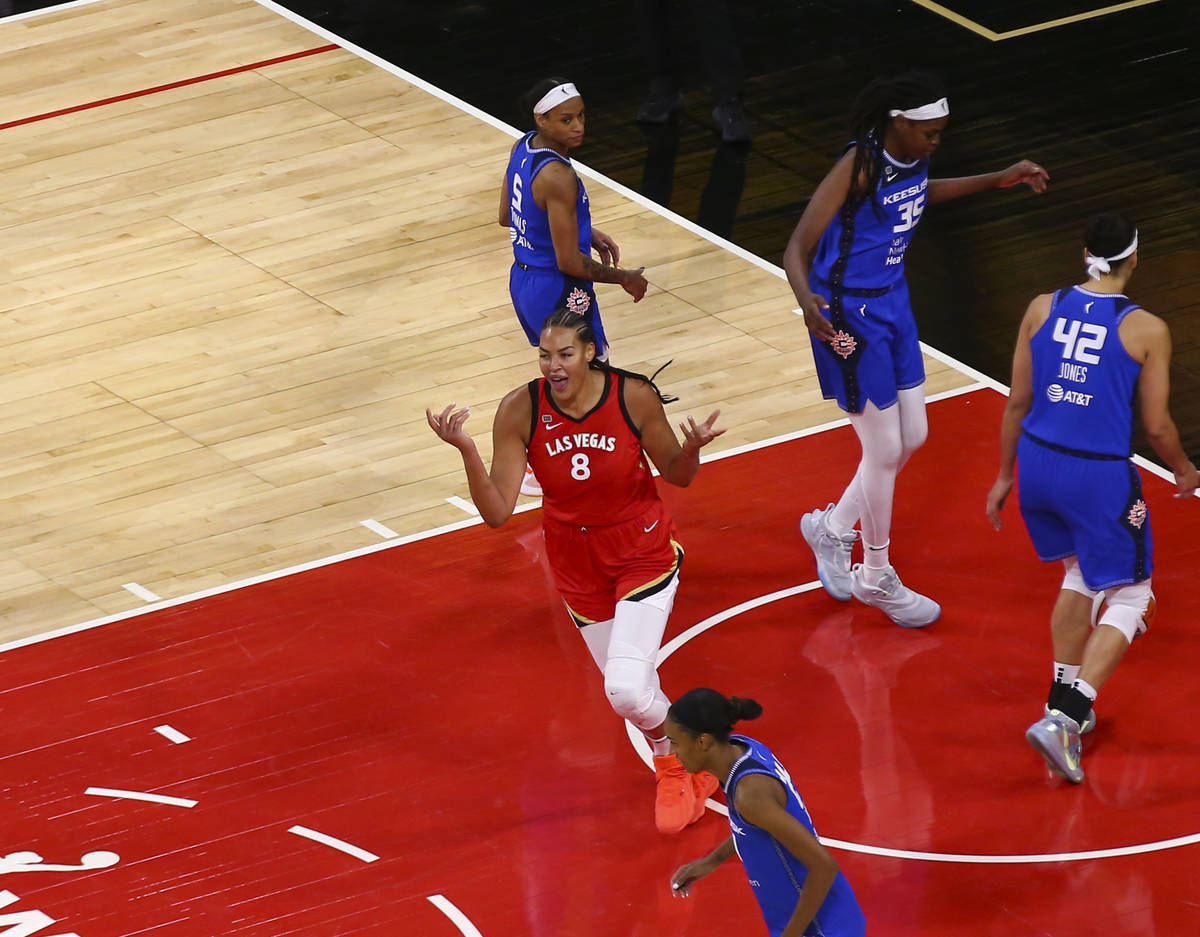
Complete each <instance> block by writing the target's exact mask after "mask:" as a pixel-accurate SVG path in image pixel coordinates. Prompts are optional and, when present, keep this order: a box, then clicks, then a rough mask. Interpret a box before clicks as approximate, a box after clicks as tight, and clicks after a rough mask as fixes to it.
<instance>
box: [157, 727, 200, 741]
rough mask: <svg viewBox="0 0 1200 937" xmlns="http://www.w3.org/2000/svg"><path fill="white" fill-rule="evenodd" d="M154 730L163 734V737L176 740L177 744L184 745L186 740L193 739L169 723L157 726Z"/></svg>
mask: <svg viewBox="0 0 1200 937" xmlns="http://www.w3.org/2000/svg"><path fill="white" fill-rule="evenodd" d="M154 731H155V732H157V733H158V734H159V735H161V736H162V737H163V738H165V739H169V740H170V741H172V742H174V743H175V744H176V745H182V744H183V743H184V742H190V741H191V738H189V737H188V736H186V735H184V734H183V733H182V732H180V731H179V730H178V729H173V728H172V727H171V726H167V725H163V726H155V727H154Z"/></svg>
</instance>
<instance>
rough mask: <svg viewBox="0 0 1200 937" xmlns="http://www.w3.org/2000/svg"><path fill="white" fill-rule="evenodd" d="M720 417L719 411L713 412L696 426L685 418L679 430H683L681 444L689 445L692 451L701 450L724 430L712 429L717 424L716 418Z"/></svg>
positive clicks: (694, 422) (689, 419) (692, 421)
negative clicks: (685, 420)
mask: <svg viewBox="0 0 1200 937" xmlns="http://www.w3.org/2000/svg"><path fill="white" fill-rule="evenodd" d="M720 415H721V411H720V410H714V411H713V412H712V414H711V415H710V416H709V418H708V419H707V420H705V421H704V422H703V423H700V424H697V423H696V421H695V420H694V419H693V418H692V417H690V416H689V417H688V418H687V422H686V423H680V424H679V428H680V429H681V430H683V444H684V445H685V446H688V445H690V446H691V447H692V448H693V449H703V448H704V447H705V446H707V445H708V444H709V443H710V442H712V441H713V440H714V439H716V438H717V437H718V436H720V435H721V434H722V433H723V432H725V430H723V429H714V428H713V426H714V425H715V424H716V422H717V417H719V416H720Z"/></svg>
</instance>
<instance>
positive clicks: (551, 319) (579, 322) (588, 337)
mask: <svg viewBox="0 0 1200 937" xmlns="http://www.w3.org/2000/svg"><path fill="white" fill-rule="evenodd" d="M553 328H564V329H571V330H573V331H574V332H575V334H576V335H577V336H578V337H579V340H580V341H581V342H582V343H583V344H584V346H585V347H586V346H587V345H588V343H589V342H590V343H591V344H592V345H594V346H595V347H596V349H597V350H599V348H600V343H599V342H598V341H596V330H595V329H593V328H592V322H591V320H590V319H588V317H587V316H583V315H580V314H579V313H577V312H572V311H571V310H570V309H568V308H567V307H566V306H559V308H557V309H555V310H554V312H552V313H550V315H548V316H547V317H546V321H545V322H543V323H542V333H541V334H543V335H544V334H545V333H546V330H547V329H553ZM670 363H671V362H670V361H668V362H667V364H670ZM667 364H664V365H663V366H662V368H659V369H658V371H655V372H654V373H653V374H652V375H650V376H649V377H647V376H646V375H645V374H639V373H638V372H637V371H627V370H625V369H624V368H616V367H613V366H612V365H611V364H609V363H608V362H607V361H601V360H600V356H599V354H597V355H596V356H595V357H593V358H592V360H591V361H590V362H588V367H590V368H591V369H592V370H594V371H607V372H608V373H610V374H620V375H623V376H624V377H632V378H635V379H637V380H639V381H645V382H646V383H647V384H649V385H650V387H651V389H652V390H653V391H654V392H655V393H656V394H658V399H659V400H661V401H662V402H663V403H674V402H675V401H676V400H678V399H679V398H677V397H672V396H671V395H670V394H664V393H663V392H662V391H661V390H659V389H658V385H657V384H655V383H654V378H656V377H658V374H659V372H660V371H662V369H663V368H665V367H666V366H667Z"/></svg>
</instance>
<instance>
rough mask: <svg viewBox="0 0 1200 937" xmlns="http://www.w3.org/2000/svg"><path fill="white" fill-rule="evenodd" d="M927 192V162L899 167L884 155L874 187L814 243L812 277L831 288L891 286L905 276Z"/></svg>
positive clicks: (849, 205) (845, 208)
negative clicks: (905, 267)
mask: <svg viewBox="0 0 1200 937" xmlns="http://www.w3.org/2000/svg"><path fill="white" fill-rule="evenodd" d="M928 189H929V160H927V159H923V160H916V161H914V162H911V163H902V162H900V161H899V160H896V159H893V158H892V157H891V156H890V155H889V154H888V152H887V150H884V151H883V165H882V167H881V168H880V172H879V185H878V187H877V188H876V190H875V192H874V193H873V195H872V197H871V198H869V199H864V200H863V201H862V202H861V203H860V204H858V205H857V208H856V207H855V205H854V203H852V202H850V201H847V202H846V204H845V205H843V206H842V208H841V209H840V210H839V211H838V213H837V215H835V216H834V219H833V221H831V222H830V223H829V227H827V228H826V229H825V231H824V233H823V234H822V235H821V240H820V242H819V243H818V244H817V254H816V257H815V258H814V260H813V267H812V272H813V274H814V275H815V276H817V277H818V278H819V279H821V280H823V281H825V282H826V283H832V284H834V286H835V288H836V287H837V286H846V287H852V288H859V289H863V288H866V289H879V288H883V287H887V286H891V285H892V284H893V283H895V282H896V281H897V280H899V279H900V278H901V277H903V276H904V252H905V251H907V250H908V245H909V242H911V241H912V236H913V232H914V231H916V229H917V225H918V223H920V221H921V215H922V213H924V211H925V199H926V196H927V194H928Z"/></svg>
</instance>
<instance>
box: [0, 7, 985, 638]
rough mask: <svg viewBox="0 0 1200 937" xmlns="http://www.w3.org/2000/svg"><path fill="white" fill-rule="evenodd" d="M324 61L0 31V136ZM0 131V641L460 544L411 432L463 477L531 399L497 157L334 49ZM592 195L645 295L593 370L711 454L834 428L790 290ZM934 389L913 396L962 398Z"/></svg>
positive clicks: (617, 315) (67, 16)
mask: <svg viewBox="0 0 1200 937" xmlns="http://www.w3.org/2000/svg"><path fill="white" fill-rule="evenodd" d="M327 41H328V40H326V39H325V38H323V37H321V36H318V35H315V34H313V33H310V32H309V31H307V30H305V29H304V28H302V27H300V26H298V25H297V24H295V23H293V22H290V21H288V20H287V19H284V18H283V17H281V16H279V15H278V14H277V13H275V12H274V11H273V10H271V9H268V8H266V7H264V6H261V5H259V4H258V3H256V2H253V0H103V2H98V3H94V4H90V5H85V6H77V7H70V8H65V9H59V10H56V11H51V12H48V13H45V14H42V15H39V16H34V17H31V18H28V19H18V20H12V21H7V22H0V47H2V48H4V49H5V50H7V51H6V54H5V55H4V57H3V58H0V80H2V82H3V86H4V88H5V94H4V96H3V97H2V98H0V123H5V122H9V121H15V120H20V119H22V118H27V117H32V116H35V115H39V114H44V113H48V112H52V111H56V110H59V109H65V108H71V107H75V106H78V105H82V104H86V103H88V102H91V101H96V100H100V99H104V98H108V97H115V96H119V95H122V94H127V93H129V92H134V91H138V90H141V89H147V88H152V87H157V86H160V85H164V84H169V83H172V82H177V81H183V80H185V79H189V78H194V77H198V76H202V75H207V74H211V73H213V72H218V71H222V70H225V69H230V68H235V67H238V66H245V65H250V64H252V63H255V62H261V61H264V60H267V59H272V58H276V57H279V56H285V55H289V54H292V53H297V52H302V51H304V50H307V49H314V48H318V47H320V46H322V45H325V44H326V43H327ZM399 64H401V65H403V63H399ZM0 132H2V133H3V138H2V142H3V147H2V148H0V172H2V176H0V177H2V178H3V179H4V183H5V184H4V186H3V189H2V192H0V270H2V273H3V275H2V276H0V313H2V315H3V320H2V322H3V342H2V351H0V355H2V356H3V367H2V368H0V446H2V448H0V471H2V472H3V491H2V497H0V531H2V533H0V551H2V552H0V617H2V624H0V639H2V640H10V639H14V638H19V637H24V636H28V635H33V634H38V633H41V632H45V631H49V630H53V629H56V628H61V627H64V626H68V625H73V624H77V623H80V622H84V621H88V620H91V619H95V618H97V617H101V616H105V615H110V614H115V613H119V612H123V611H126V610H129V609H134V608H138V607H141V606H143V605H144V604H145V601H144V599H142V598H138V597H137V596H136V595H134V594H133V593H132V592H131V591H129V590H128V589H126V588H124V585H125V584H126V583H137V584H139V585H140V586H142V587H144V588H145V589H148V590H150V591H151V592H153V593H155V594H156V595H158V596H160V597H162V598H164V599H172V598H177V597H180V596H185V595H189V594H192V593H195V592H197V591H200V590H203V589H208V588H213V587H218V586H221V585H225V584H228V583H232V582H236V581H239V580H242V579H245V578H247V577H250V576H254V575H258V574H262V573H267V572H271V571H275V570H278V569H282V568H285V567H289V566H292V565H295V564H298V563H303V562H307V561H311V560H317V559H320V558H323V557H327V556H330V555H333V554H337V553H341V552H344V551H349V550H354V549H357V548H360V547H364V546H368V545H371V544H375V543H378V542H379V537H378V535H377V534H375V533H373V532H372V531H370V530H368V529H367V528H365V527H363V526H362V525H361V524H360V521H362V520H363V519H365V518H373V519H375V520H377V521H379V522H381V523H383V524H385V525H387V526H388V527H389V528H391V529H392V530H394V531H396V532H397V533H400V534H410V533H415V532H418V531H422V530H426V529H429V528H432V527H435V526H439V525H442V524H447V523H451V522H454V521H457V520H461V519H463V518H464V516H465V515H464V514H463V513H462V511H461V510H459V509H458V508H456V507H454V506H452V505H450V504H448V503H447V502H446V500H445V499H446V498H447V497H448V496H451V495H458V496H462V497H465V496H466V494H467V490H466V484H465V480H464V479H463V477H462V475H461V470H460V463H459V460H458V456H457V454H456V453H455V452H454V451H453V450H452V449H450V448H449V447H447V446H445V445H444V444H442V443H440V442H438V441H437V440H436V438H435V437H434V436H433V435H432V434H431V433H430V431H429V429H428V427H427V426H426V425H425V420H424V408H425V407H426V406H438V405H444V404H446V403H449V402H450V401H457V402H458V403H460V404H471V405H472V406H473V408H474V411H475V412H474V414H473V416H472V418H471V423H470V424H469V425H470V428H471V429H472V430H473V431H474V432H475V434H476V436H477V438H478V439H479V441H480V445H481V449H482V450H483V451H484V453H485V454H486V453H488V452H489V451H490V439H489V433H488V429H489V428H490V423H491V416H492V413H493V411H494V407H495V404H496V402H497V401H498V400H499V398H500V397H501V396H502V395H503V393H505V392H506V391H508V390H510V389H511V388H512V387H514V386H516V385H518V384H520V383H523V382H524V381H526V380H528V379H529V378H531V377H533V376H535V375H536V373H537V370H536V360H535V355H534V353H533V352H532V351H531V349H530V348H529V347H528V345H527V344H526V342H525V339H524V336H523V335H522V333H521V332H520V330H519V329H518V327H517V324H516V321H515V318H514V316H513V313H512V310H511V307H510V306H509V302H508V295H507V270H508V266H509V262H510V256H511V254H510V249H509V244H508V236H507V233H506V232H505V231H502V230H501V229H499V228H498V227H497V226H496V224H495V221H494V216H495V203H496V198H497V188H498V186H499V182H500V174H501V171H502V168H503V163H504V159H505V156H506V154H507V151H508V148H509V146H510V145H511V138H510V137H509V136H508V135H507V134H506V133H505V132H504V131H503V130H500V129H497V128H496V127H494V126H490V125H489V124H488V123H486V122H484V121H482V120H480V119H479V118H478V117H476V116H472V115H470V114H468V113H465V112H463V111H460V110H458V109H456V108H455V107H453V106H451V105H450V104H448V103H446V102H444V101H442V100H439V99H438V98H437V97H435V96H433V95H431V94H429V93H427V92H426V91H423V90H421V89H420V88H418V87H415V86H413V85H411V84H409V83H407V82H406V81H404V80H402V79H401V78H399V77H396V76H394V75H392V74H390V73H389V72H388V71H386V70H384V69H383V68H380V67H378V66H376V65H373V64H371V63H369V62H367V61H366V60H364V59H362V58H359V57H358V56H356V55H354V54H351V53H350V52H347V51H344V50H341V49H337V50H333V51H328V52H323V53H319V54H315V55H312V56H309V57H305V58H299V59H296V60H293V61H288V62H283V63H279V64H275V65H269V66H265V67H262V68H258V69H254V70H250V71H243V72H239V73H237V74H233V75H229V76H226V77H223V78H219V79H213V80H208V81H203V82H198V83H195V84H190V85H185V86H183V87H179V88H176V89H173V90H167V91H161V92H158V93H154V94H150V95H146V96H142V97H136V98H132V99H129V100H126V101H121V102H118V103H112V104H107V105H104V106H101V107H96V108H93V109H88V110H82V111H79V112H76V113H68V114H64V115H61V116H56V117H52V118H49V119H46V120H40V121H36V122H32V123H26V124H21V125H17V126H12V127H9V128H7V129H5V130H3V131H0ZM589 194H590V196H591V199H592V210H593V215H594V218H595V221H596V224H597V225H598V226H599V227H602V228H603V229H604V230H606V231H608V232H609V233H610V234H613V235H614V236H615V237H616V238H617V240H618V241H619V242H620V243H621V246H622V250H623V252H624V255H625V257H626V258H627V259H628V260H629V261H631V262H633V261H636V263H638V264H643V263H644V264H645V265H646V268H647V277H648V279H649V281H650V283H651V292H650V293H648V294H647V297H646V299H645V300H644V301H643V302H641V303H639V304H637V305H636V306H635V305H634V304H632V303H631V302H629V301H628V298H627V297H626V296H625V294H623V293H622V292H620V291H619V290H618V289H616V288H614V287H601V290H600V301H601V307H602V309H603V314H604V320H605V325H606V328H607V330H608V332H609V335H610V337H611V338H612V339H613V343H614V360H615V361H616V362H618V363H620V364H622V365H624V366H628V367H633V368H635V369H646V368H649V369H653V368H655V367H657V366H658V365H659V364H661V363H663V362H664V361H666V360H667V359H669V358H674V364H673V365H671V367H670V368H669V369H668V371H667V372H666V373H665V375H664V377H663V379H662V383H663V384H664V386H665V387H667V388H668V389H669V390H671V391H672V392H674V393H677V394H679V395H680V397H681V398H682V402H681V403H679V404H675V405H673V406H672V407H671V408H670V410H671V412H672V413H677V414H680V415H682V414H685V413H694V414H697V415H707V413H708V412H709V411H710V410H711V409H712V408H714V407H720V408H721V409H722V411H723V416H722V423H723V424H724V425H725V426H727V427H728V428H729V432H728V433H727V434H726V435H725V436H723V437H721V439H720V440H719V448H720V449H729V448H731V447H735V446H739V445H742V444H745V443H749V442H755V441H760V440H763V439H767V438H771V437H773V436H776V435H779V434H782V433H787V432H792V431H796V430H799V429H802V428H804V427H806V426H810V425H815V424H819V423H823V422H826V421H828V420H831V419H835V418H837V417H838V416H839V412H838V411H837V409H836V407H834V406H833V405H832V404H829V403H827V402H825V401H823V400H821V398H820V394H819V392H818V391H817V390H816V387H815V377H814V374H813V369H812V363H811V358H810V355H809V352H808V342H807V338H806V334H805V332H804V329H803V326H802V324H801V323H800V321H799V320H798V319H797V318H796V317H795V316H794V315H793V314H792V313H791V309H792V306H793V303H792V300H791V295H790V292H789V290H788V288H787V284H786V282H785V281H783V280H782V279H781V278H780V277H779V276H778V275H777V274H775V273H774V272H772V271H770V270H766V269H762V268H760V267H759V266H756V265H754V264H753V263H751V262H749V261H748V260H745V259H743V258H741V257H738V256H736V255H735V254H733V253H731V252H729V251H727V250H725V249H724V248H723V247H721V246H719V245H716V244H714V243H711V242H710V241H707V240H705V239H703V238H701V237H700V236H698V235H696V234H693V233H690V232H688V231H687V230H685V229H684V228H682V227H680V226H679V225H677V224H676V223H675V222H674V221H673V220H671V219H670V218H668V217H665V216H663V215H662V214H659V213H656V212H655V211H653V210H651V209H649V208H647V207H645V206H643V205H641V204H638V203H636V202H635V201H633V200H631V199H629V198H626V197H625V196H623V195H621V194H619V193H617V192H615V191H613V190H610V189H608V188H606V187H604V186H603V185H602V184H600V183H598V182H595V181H592V182H590V183H589ZM926 366H927V369H928V371H929V375H930V379H929V385H928V387H929V391H930V392H931V393H933V392H937V391H941V390H946V389H950V388H954V387H958V386H962V385H965V384H968V383H971V378H969V377H968V376H966V375H964V374H963V373H961V372H959V371H957V370H954V369H952V368H950V367H948V366H946V365H944V364H942V363H939V362H938V361H934V360H927V362H926ZM847 468H848V469H849V466H848V467H847ZM804 506H807V505H804ZM798 507H799V506H798Z"/></svg>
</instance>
